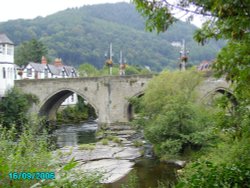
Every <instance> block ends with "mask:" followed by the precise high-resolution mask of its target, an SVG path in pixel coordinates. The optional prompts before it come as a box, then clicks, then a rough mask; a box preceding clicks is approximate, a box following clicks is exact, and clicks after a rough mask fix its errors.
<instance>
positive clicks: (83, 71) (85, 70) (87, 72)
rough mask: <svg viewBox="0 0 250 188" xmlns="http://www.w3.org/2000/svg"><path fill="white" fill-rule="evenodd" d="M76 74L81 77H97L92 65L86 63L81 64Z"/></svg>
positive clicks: (96, 71)
mask: <svg viewBox="0 0 250 188" xmlns="http://www.w3.org/2000/svg"><path fill="white" fill-rule="evenodd" d="M78 72H79V75H80V76H81V77H86V76H98V75H99V72H98V70H97V69H96V68H95V67H94V66H93V65H91V64H88V63H84V64H81V65H80V66H79V68H78Z"/></svg>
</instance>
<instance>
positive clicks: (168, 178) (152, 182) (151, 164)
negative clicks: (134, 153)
mask: <svg viewBox="0 0 250 188" xmlns="http://www.w3.org/2000/svg"><path fill="white" fill-rule="evenodd" d="M175 171H176V167H175V166H172V165H168V164H166V163H163V162H160V161H159V160H157V159H153V158H151V159H150V158H144V159H140V160H139V161H138V162H136V164H135V165H134V167H133V171H131V172H130V173H129V175H135V176H136V177H137V178H138V184H139V185H138V187H140V188H157V187H161V184H159V183H160V182H161V183H163V184H164V185H165V186H166V187H172V186H171V185H173V184H174V183H175V182H176V173H175ZM129 175H128V176H126V177H124V178H123V179H121V180H119V181H117V182H115V183H112V184H107V185H106V186H105V188H120V187H121V185H123V184H124V185H126V184H127V182H129Z"/></svg>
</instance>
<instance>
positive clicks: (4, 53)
mask: <svg viewBox="0 0 250 188" xmlns="http://www.w3.org/2000/svg"><path fill="white" fill-rule="evenodd" d="M3 54H5V44H3Z"/></svg>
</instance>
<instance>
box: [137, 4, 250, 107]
mask: <svg viewBox="0 0 250 188" xmlns="http://www.w3.org/2000/svg"><path fill="white" fill-rule="evenodd" d="M133 2H134V3H135V4H136V7H137V9H138V11H139V12H141V13H142V15H143V16H145V17H146V18H147V22H146V26H147V28H148V30H150V31H152V30H153V29H156V30H157V32H164V31H166V30H167V29H168V28H169V26H170V25H171V24H173V23H174V22H175V21H177V20H176V19H175V18H174V12H173V9H175V10H176V9H179V10H181V11H183V12H185V13H187V14H189V18H191V17H192V16H193V15H194V14H199V15H203V16H207V17H208V19H207V21H206V22H205V23H204V24H203V25H202V28H201V29H198V30H197V31H196V33H195V35H194V38H195V39H196V41H198V42H199V43H201V44H205V42H206V41H207V40H209V39H211V38H213V39H216V40H218V39H226V40H228V44H227V46H225V47H224V48H223V49H222V51H221V52H220V53H219V54H218V56H217V59H216V61H215V64H214V70H215V71H216V73H217V76H223V75H225V76H226V79H227V80H230V81H232V82H233V83H234V85H235V91H236V94H237V97H239V98H243V99H244V100H245V101H244V102H245V103H247V105H249V103H250V100H249V98H250V97H249V96H250V88H249V87H248V84H249V80H250V68H249V62H250V52H249V50H248V49H249V48H250V33H249V28H250V17H249V10H250V4H249V1H248V0H242V1H234V0H227V1H219V0H214V1H202V0H178V1H176V2H175V3H171V2H170V1H167V0H156V1H150V0H143V1H141V0H134V1H133ZM194 7H195V9H194Z"/></svg>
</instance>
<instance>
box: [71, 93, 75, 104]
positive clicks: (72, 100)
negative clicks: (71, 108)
mask: <svg viewBox="0 0 250 188" xmlns="http://www.w3.org/2000/svg"><path fill="white" fill-rule="evenodd" d="M71 102H74V94H73V95H71Z"/></svg>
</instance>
